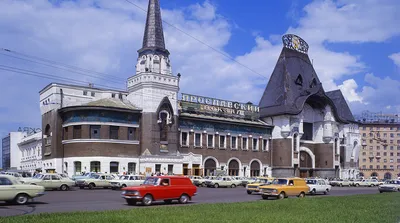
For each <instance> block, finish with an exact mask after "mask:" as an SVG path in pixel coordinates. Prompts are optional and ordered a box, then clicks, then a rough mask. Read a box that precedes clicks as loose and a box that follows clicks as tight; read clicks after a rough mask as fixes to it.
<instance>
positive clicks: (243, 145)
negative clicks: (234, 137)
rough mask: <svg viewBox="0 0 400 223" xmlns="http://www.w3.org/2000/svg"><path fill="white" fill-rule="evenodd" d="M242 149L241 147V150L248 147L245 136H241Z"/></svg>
mask: <svg viewBox="0 0 400 223" xmlns="http://www.w3.org/2000/svg"><path fill="white" fill-rule="evenodd" d="M242 149H243V150H248V147H247V138H245V137H243V138H242Z"/></svg>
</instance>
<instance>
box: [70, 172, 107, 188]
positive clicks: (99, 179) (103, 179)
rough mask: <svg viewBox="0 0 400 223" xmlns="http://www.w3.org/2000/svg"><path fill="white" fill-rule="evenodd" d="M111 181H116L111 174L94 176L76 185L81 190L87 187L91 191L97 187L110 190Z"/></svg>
mask: <svg viewBox="0 0 400 223" xmlns="http://www.w3.org/2000/svg"><path fill="white" fill-rule="evenodd" d="M111 180H114V178H113V177H112V176H111V175H109V174H94V175H92V176H91V177H90V178H87V179H81V180H77V181H76V185H77V186H78V187H79V188H80V189H84V188H85V187H87V188H89V189H94V188H96V187H103V188H109V187H111Z"/></svg>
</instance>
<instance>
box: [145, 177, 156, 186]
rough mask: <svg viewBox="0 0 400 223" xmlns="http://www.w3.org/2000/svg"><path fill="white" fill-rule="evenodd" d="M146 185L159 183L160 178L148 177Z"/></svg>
mask: <svg viewBox="0 0 400 223" xmlns="http://www.w3.org/2000/svg"><path fill="white" fill-rule="evenodd" d="M143 184H144V185H157V184H158V178H157V177H148V178H147V179H146V180H145V181H144V182H143Z"/></svg>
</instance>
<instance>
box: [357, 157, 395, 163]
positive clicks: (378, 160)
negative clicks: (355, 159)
mask: <svg viewBox="0 0 400 223" xmlns="http://www.w3.org/2000/svg"><path fill="white" fill-rule="evenodd" d="M362 161H363V162H364V163H366V162H367V159H365V158H364V159H363V160H362ZM373 161H374V158H369V162H370V163H371V162H373ZM399 161H400V159H397V162H399ZM376 162H377V163H380V162H381V159H380V158H377V159H376ZM383 162H384V163H387V162H388V160H387V159H383ZM389 162H390V163H393V162H394V160H393V159H390V160H389Z"/></svg>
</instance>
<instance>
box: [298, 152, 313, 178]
mask: <svg viewBox="0 0 400 223" xmlns="http://www.w3.org/2000/svg"><path fill="white" fill-rule="evenodd" d="M313 162H314V160H313V159H312V157H311V155H310V154H309V153H308V152H306V151H300V177H301V178H307V177H312V176H313V167H314V165H313Z"/></svg>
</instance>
